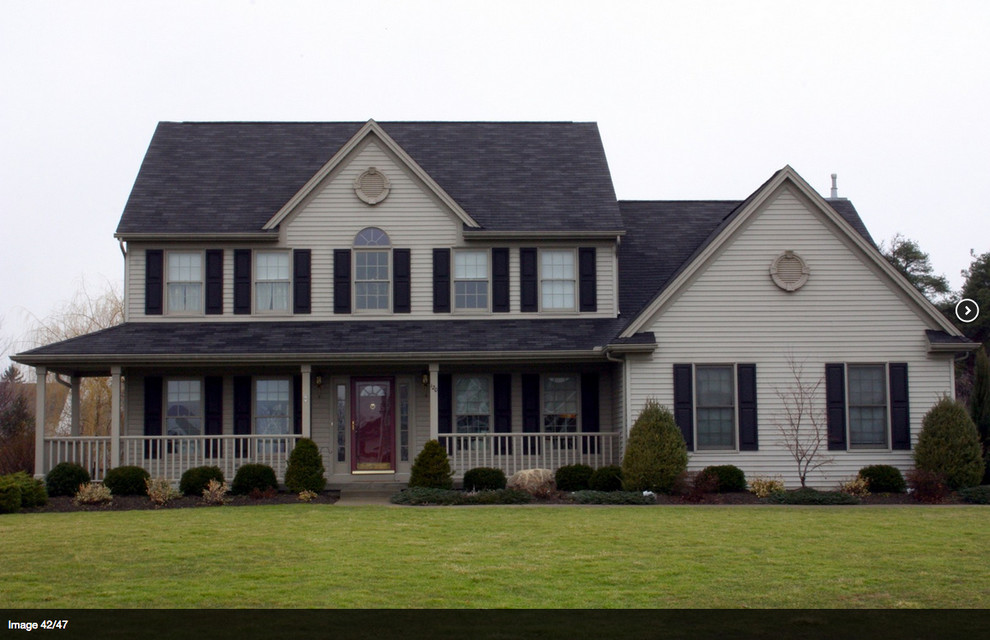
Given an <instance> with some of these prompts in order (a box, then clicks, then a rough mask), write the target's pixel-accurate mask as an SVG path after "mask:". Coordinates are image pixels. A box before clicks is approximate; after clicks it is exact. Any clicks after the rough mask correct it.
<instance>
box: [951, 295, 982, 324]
mask: <svg viewBox="0 0 990 640" xmlns="http://www.w3.org/2000/svg"><path fill="white" fill-rule="evenodd" d="M956 317H957V318H959V320H960V321H961V322H967V323H969V322H972V321H973V320H976V319H977V318H978V317H980V305H978V304H976V300H970V299H969V298H963V299H962V300H960V301H959V302H957V303H956Z"/></svg>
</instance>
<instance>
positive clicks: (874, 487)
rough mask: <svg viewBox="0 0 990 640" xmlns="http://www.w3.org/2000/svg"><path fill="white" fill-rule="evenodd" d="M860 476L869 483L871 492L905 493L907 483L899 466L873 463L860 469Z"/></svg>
mask: <svg viewBox="0 0 990 640" xmlns="http://www.w3.org/2000/svg"><path fill="white" fill-rule="evenodd" d="M859 477H860V478H862V479H863V480H866V481H867V482H868V483H869V487H870V493H904V492H905V491H906V490H907V483H906V482H905V481H904V475H903V474H902V473H901V470H900V469H898V468H897V467H892V466H890V465H889V464H873V465H870V466H868V467H863V468H862V469H860V470H859Z"/></svg>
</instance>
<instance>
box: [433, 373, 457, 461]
mask: <svg viewBox="0 0 990 640" xmlns="http://www.w3.org/2000/svg"><path fill="white" fill-rule="evenodd" d="M453 427H454V380H453V377H452V376H451V375H450V374H449V373H441V374H438V375H437V433H438V434H439V436H440V437H439V440H440V444H443V445H445V447H446V449H447V455H451V454H453V452H454V443H453V442H452V441H451V439H450V438H444V437H443V436H444V435H445V434H448V433H452V432H453V430H454V428H453ZM444 440H446V442H444Z"/></svg>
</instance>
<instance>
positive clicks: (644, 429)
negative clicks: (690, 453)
mask: <svg viewBox="0 0 990 640" xmlns="http://www.w3.org/2000/svg"><path fill="white" fill-rule="evenodd" d="M685 469H687V445H685V444H684V436H682V435H681V431H680V429H678V428H677V424H676V423H675V422H674V415H673V414H672V413H671V412H670V409H668V408H667V407H663V406H661V405H660V404H659V403H658V402H657V401H656V400H653V399H650V400H647V401H646V406H644V407H643V410H642V411H641V412H640V414H639V417H638V418H637V419H636V422H635V423H634V424H633V426H632V429H630V431H629V440H628V442H627V443H626V453H625V455H624V456H623V458H622V487H623V489H625V490H626V491H658V492H663V493H670V492H671V490H672V489H673V488H674V485H675V483H676V482H677V478H678V476H680V475H681V474H682V473H684V471H685Z"/></svg>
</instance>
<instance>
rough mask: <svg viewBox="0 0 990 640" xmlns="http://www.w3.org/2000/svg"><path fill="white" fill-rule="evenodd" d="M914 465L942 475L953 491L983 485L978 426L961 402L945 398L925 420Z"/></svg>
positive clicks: (931, 410) (981, 453)
mask: <svg viewBox="0 0 990 640" xmlns="http://www.w3.org/2000/svg"><path fill="white" fill-rule="evenodd" d="M914 463H915V465H916V466H917V467H918V469H921V470H923V471H931V472H933V473H939V474H942V476H944V477H945V482H946V484H947V485H948V487H949V489H952V490H956V489H961V488H963V487H972V486H975V485H978V484H980V480H982V479H983V451H982V448H981V447H980V437H979V434H978V433H977V432H976V425H975V424H974V423H973V420H972V418H970V417H969V413H968V412H967V411H966V408H965V407H964V406H963V405H962V404H961V403H959V402H956V401H955V400H952V399H950V398H949V397H947V396H946V397H943V398H942V399H941V400H939V401H938V402H937V403H935V406H933V407H932V408H931V409H930V410H929V411H928V413H926V414H925V417H924V419H923V420H922V421H921V433H920V434H919V435H918V445H917V446H916V447H915V449H914Z"/></svg>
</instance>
